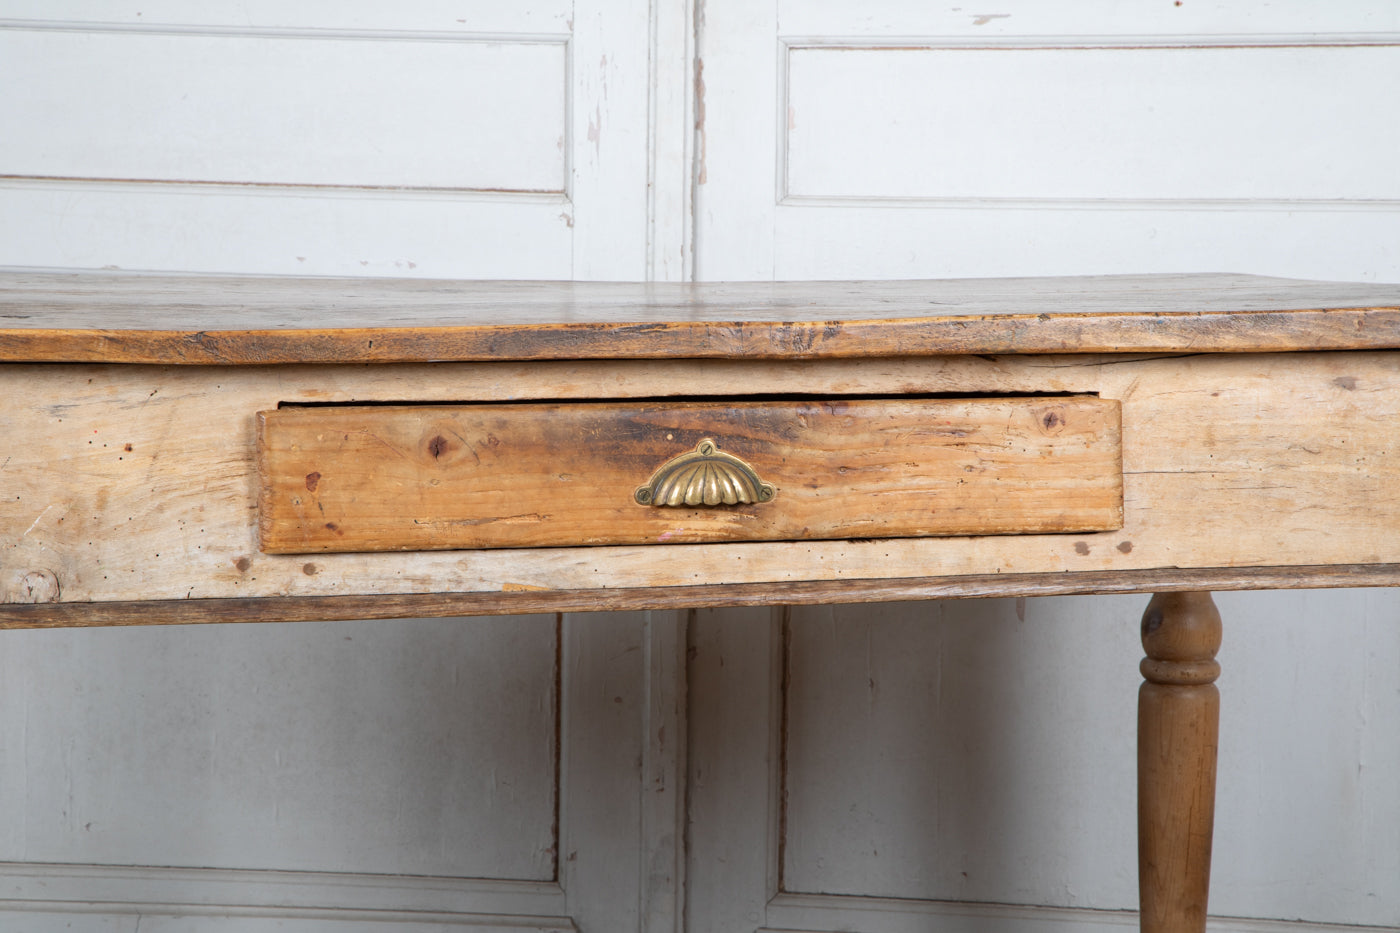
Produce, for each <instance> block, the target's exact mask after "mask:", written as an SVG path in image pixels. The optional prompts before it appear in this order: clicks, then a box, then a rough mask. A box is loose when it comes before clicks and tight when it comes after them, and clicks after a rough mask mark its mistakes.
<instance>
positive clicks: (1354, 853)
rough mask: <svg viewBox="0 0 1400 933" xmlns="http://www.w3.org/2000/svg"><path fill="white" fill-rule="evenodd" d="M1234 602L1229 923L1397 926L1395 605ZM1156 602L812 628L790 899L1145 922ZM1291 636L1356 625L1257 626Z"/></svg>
mask: <svg viewBox="0 0 1400 933" xmlns="http://www.w3.org/2000/svg"><path fill="white" fill-rule="evenodd" d="M1217 598H1218V601H1219V604H1220V606H1221V608H1222V612H1223V613H1225V614H1226V617H1227V618H1231V619H1234V620H1237V623H1236V624H1234V625H1232V626H1231V627H1230V635H1229V637H1227V639H1226V644H1227V648H1228V650H1225V649H1222V653H1221V661H1222V664H1223V665H1224V666H1225V670H1226V672H1227V673H1229V674H1230V676H1229V677H1228V678H1225V677H1222V680H1221V689H1222V695H1223V697H1224V705H1223V713H1222V732H1221V743H1220V754H1221V779H1220V782H1219V801H1218V803H1217V814H1216V820H1217V829H1216V838H1217V846H1216V853H1217V858H1216V860H1215V871H1214V878H1215V883H1216V885H1217V888H1218V890H1217V892H1216V895H1215V897H1214V898H1213V904H1214V911H1215V912H1216V913H1219V914H1221V915H1225V916H1230V915H1239V916H1260V917H1273V918H1291V917H1297V916H1302V917H1309V918H1311V919H1328V918H1331V919H1341V918H1345V920H1346V922H1350V923H1362V924H1385V923H1388V922H1392V921H1393V920H1394V918H1395V917H1397V916H1400V896H1397V894H1396V892H1395V891H1394V890H1393V887H1394V885H1393V884H1392V879H1393V878H1395V877H1397V876H1400V848H1397V847H1396V846H1395V845H1394V844H1393V837H1389V836H1388V834H1383V833H1375V832H1372V831H1370V829H1369V827H1374V826H1388V825H1396V824H1400V797H1397V796H1396V795H1395V794H1394V793H1393V792H1392V790H1393V785H1394V775H1395V774H1396V773H1397V771H1400V746H1397V744H1396V743H1395V742H1394V741H1393V739H1392V736H1393V733H1389V732H1388V730H1381V733H1380V734H1377V733H1376V731H1375V730H1373V729H1371V728H1370V724H1372V723H1374V722H1376V721H1377V720H1381V721H1386V720H1387V719H1388V718H1393V706H1394V702H1393V698H1394V686H1393V685H1394V680H1395V678H1394V676H1393V674H1392V673H1390V672H1391V671H1393V670H1395V669H1397V668H1400V640H1398V639H1395V638H1394V637H1393V633H1390V632H1388V631H1387V630H1388V629H1390V628H1393V625H1391V624H1389V623H1388V622H1386V621H1381V620H1382V619H1388V620H1393V619H1394V617H1395V615H1396V613H1397V611H1400V596H1397V595H1396V594H1394V593H1393V592H1390V591H1365V590H1355V591H1348V592H1344V593H1333V594H1318V593H1302V594H1295V595H1291V596H1290V595H1285V594H1253V595H1250V594H1221V595H1220V596H1219V597H1217ZM1143 602H1144V601H1143V599H1141V598H1138V597H1099V598H1095V599H1088V600H1078V599H1031V600H1027V601H1025V602H1024V603H1020V604H1018V603H1017V602H1016V601H1012V600H998V601H987V602H983V603H974V602H961V603H930V604H917V605H914V604H911V605H904V606H894V605H890V606H883V607H881V606H874V607H870V606H867V607H859V606H854V607H837V608H834V609H832V608H820V607H811V608H800V609H794V610H793V621H792V627H791V634H790V637H789V642H788V650H787V656H786V665H787V666H786V678H787V682H788V684H789V688H788V692H787V695H786V703H787V707H786V713H785V722H786V723H787V728H786V748H785V752H786V755H785V770H784V772H783V773H784V799H785V800H786V802H787V808H786V814H785V827H786V832H785V834H784V837H783V838H784V846H783V850H782V851H783V854H784V874H783V888H784V890H785V891H788V892H793V893H822V894H844V895H853V896H873V897H886V898H911V899H917V900H947V901H985V902H991V901H996V902H1011V903H1023V904H1038V905H1045V906H1052V907H1063V908H1086V907H1088V908H1094V909H1124V910H1126V909H1132V908H1133V907H1134V906H1135V905H1136V898H1137V871H1136V843H1135V838H1134V833H1133V832H1132V827H1133V826H1134V825H1135V819H1136V809H1135V804H1134V787H1135V785H1134V777H1133V775H1134V770H1133V769H1134V764H1135V757H1134V755H1133V753H1132V750H1133V748H1134V741H1135V739H1134V734H1135V727H1136V710H1135V705H1134V703H1133V698H1134V696H1135V694H1136V691H1137V685H1138V683H1139V682H1140V678H1139V675H1138V673H1137V671H1136V666H1135V663H1134V661H1135V660H1136V659H1137V658H1138V657H1140V656H1141V647H1140V645H1139V644H1138V638H1137V631H1136V626H1135V625H1133V624H1132V622H1133V620H1134V617H1135V615H1137V614H1139V613H1140V612H1141V609H1142V605H1143ZM1293 613H1298V614H1300V615H1301V616H1302V617H1305V618H1306V617H1316V616H1317V614H1319V613H1334V614H1336V615H1337V616H1339V618H1337V619H1336V620H1335V621H1334V622H1333V623H1332V624H1331V625H1329V626H1314V627H1311V628H1308V627H1303V626H1289V627H1287V628H1285V629H1283V630H1280V628H1279V627H1278V626H1274V625H1268V624H1264V623H1260V622H1255V621H1253V619H1254V618H1255V617H1258V616H1264V617H1267V616H1270V615H1274V616H1285V615H1291V614H1293ZM1388 635H1390V636H1391V637H1387V636H1388ZM1279 637H1282V638H1284V639H1285V641H1286V644H1285V645H1283V646H1276V645H1274V644H1272V642H1273V641H1274V640H1275V639H1277V638H1279ZM1070 659H1072V661H1071V660H1070ZM1281 659H1291V660H1286V661H1285V662H1284V663H1285V664H1286V665H1287V666H1286V667H1285V668H1284V669H1283V670H1279V669H1277V667H1276V666H1275V665H1277V664H1278V663H1279V661H1280V660H1281ZM1319 659H1325V660H1323V661H1321V664H1322V665H1323V666H1322V667H1321V669H1319ZM1387 666H1389V670H1387ZM1305 682H1315V683H1317V684H1319V685H1323V684H1325V688H1324V689H1319V690H1315V691H1310V690H1307V689H1304V688H1301V685H1302V684H1304V683H1305ZM1245 685H1248V687H1246V686H1245ZM1300 728H1304V729H1307V730H1308V731H1309V732H1310V733H1312V737H1311V738H1310V740H1309V741H1307V742H1300V741H1298V739H1297V735H1298V731H1299V729H1300ZM1318 738H1321V739H1322V741H1321V742H1318V741H1316V739H1318ZM1280 775H1287V776H1288V778H1287V779H1286V780H1285V779H1280V778H1279V776H1280ZM1281 813H1287V814H1289V818H1288V819H1281V818H1280V814H1281ZM1125 827H1126V828H1127V829H1128V831H1127V832H1125V831H1124V828H1125ZM1299 839H1307V840H1309V844H1308V845H1306V846H1300V845H1298V844H1297V840H1299ZM1263 853H1269V855H1268V856H1267V857H1266V856H1264V854H1263Z"/></svg>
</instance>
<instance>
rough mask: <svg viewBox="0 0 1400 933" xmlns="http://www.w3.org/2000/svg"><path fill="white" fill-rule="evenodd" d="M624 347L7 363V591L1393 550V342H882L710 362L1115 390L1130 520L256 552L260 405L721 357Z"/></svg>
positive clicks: (515, 393)
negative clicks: (893, 532)
mask: <svg viewBox="0 0 1400 933" xmlns="http://www.w3.org/2000/svg"><path fill="white" fill-rule="evenodd" d="M614 365H617V364H594V365H587V364H574V365H569V366H560V367H541V368H538V369H535V368H533V367H516V366H509V365H506V366H493V365H486V364H482V365H475V364H463V365H440V366H421V367H403V368H402V371H400V368H399V367H371V368H355V367H344V368H339V367H329V368H326V367H313V368H295V367H289V368H278V369H275V370H271V371H268V373H270V374H271V375H272V377H273V379H272V381H271V382H269V380H268V378H267V374H263V373H259V372H258V371H257V370H254V369H247V368H241V367H240V368H223V369H219V368H209V369H206V368H181V367H176V368H156V367H139V366H111V367H103V366H96V367H92V366H34V367H27V366H10V367H6V368H5V369H4V370H3V373H0V379H3V380H4V397H6V398H8V399H11V400H13V403H12V405H11V407H10V408H9V409H8V410H7V412H6V426H7V430H8V431H9V433H10V435H11V436H15V437H25V438H33V439H38V438H42V439H43V440H42V443H40V442H37V441H35V442H32V443H28V444H26V445H22V446H14V447H12V448H11V449H10V450H8V451H6V453H5V457H6V458H7V459H6V460H4V461H3V462H0V467H2V468H0V474H3V475H4V476H5V477H6V483H7V486H6V489H7V498H6V499H5V501H4V503H3V504H4V512H3V516H4V523H5V528H6V529H7V533H8V534H9V535H10V536H11V537H10V542H9V543H10V547H9V548H8V549H7V551H6V552H5V555H4V557H5V561H4V568H3V573H4V576H3V579H0V594H3V599H4V601H5V602H7V603H15V602H19V601H22V600H27V599H33V598H52V597H53V595H54V593H55V592H56V593H57V599H58V600H59V601H64V602H69V601H71V602H86V601H92V600H103V601H106V600H141V599H186V598H190V599H196V598H210V597H212V598H239V597H253V596H257V597H268V596H345V595H354V594H411V593H425V594H426V593H444V592H467V593H471V592H475V593H493V592H494V593H500V594H502V595H503V597H507V598H508V597H509V595H510V594H512V593H517V594H518V593H521V592H529V591H538V590H551V591H553V590H560V591H567V590H593V589H600V588H608V589H615V588H629V587H657V586H668V587H669V586H696V585H716V584H754V583H761V582H777V583H788V582H801V581H823V580H826V581H836V580H843V579H849V580H861V579H866V580H873V579H893V580H898V579H901V578H904V579H912V578H921V577H928V576H929V574H930V570H931V569H934V568H936V569H937V571H938V574H939V575H942V576H958V575H968V574H974V575H975V574H997V573H1007V572H1015V573H1019V574H1025V573H1032V574H1035V573H1040V574H1047V573H1048V574H1059V573H1063V572H1066V571H1070V572H1076V573H1093V572H1130V571H1139V570H1143V571H1147V570H1153V569H1155V568H1172V567H1179V568H1185V569H1192V568H1212V567H1216V568H1234V569H1241V568H1251V567H1253V568H1268V567H1280V566H1286V565H1290V564H1292V565H1306V566H1311V565H1326V564H1333V565H1352V564H1360V565H1377V564H1392V563H1400V538H1397V537H1396V536H1395V535H1393V534H1389V533H1387V532H1388V530H1389V529H1393V528H1396V527H1400V502H1397V501H1396V500H1395V498H1394V497H1393V496H1390V495H1388V493H1387V490H1389V489H1390V488H1392V487H1393V486H1394V485H1395V482H1396V475H1395V474H1396V470H1397V468H1396V466H1395V465H1394V464H1395V459H1394V457H1393V456H1392V453H1393V451H1394V450H1395V447H1396V428H1395V425H1396V424H1397V423H1400V375H1397V373H1396V371H1395V367H1394V364H1393V362H1392V361H1391V359H1390V357H1389V356H1387V355H1386V354H1382V353H1342V354H1331V353H1320V354H1289V355H1261V356H1231V355H1200V356H1194V357H1189V358H1147V359H1134V358H1127V357H1123V358H1114V357H1108V358H1105V357H1092V356H1086V357H1082V358H1076V357H1046V358H1043V359H1030V360H1027V359H1023V358H1000V359H996V360H952V361H927V362H919V361H903V362H901V361H890V362H887V363H881V364H880V365H879V366H878V367H874V371H872V372H870V373H868V374H862V373H859V372H857V371H856V369H855V368H850V367H848V365H847V364H837V363H832V364H821V365H813V367H812V368H811V369H810V370H809V371H808V372H806V373H805V374H804V375H803V376H802V378H800V379H797V380H795V381H794V380H792V379H791V377H792V370H791V369H790V368H787V367H784V366H776V367H773V368H772V369H770V368H769V367H768V366H767V365H766V364H757V365H739V364H724V365H721V366H719V368H718V370H717V371H718V372H721V373H723V375H724V377H725V378H726V379H727V380H728V381H727V382H726V386H727V389H728V391H731V392H734V393H739V394H757V393H764V392H769V393H772V392H788V391H794V390H799V391H800V390H802V389H803V388H805V386H808V385H810V386H814V387H815V386H818V385H819V384H820V382H821V380H822V379H823V378H826V377H828V376H829V377H830V378H831V379H832V380H833V382H834V383H835V384H839V385H841V386H842V387H843V388H851V389H852V390H853V391H857V392H860V393H873V394H882V393H885V392H890V391H901V392H907V391H946V390H947V389H948V388H949V387H950V386H956V389H957V391H959V392H960V393H962V394H966V393H978V392H983V391H995V392H1006V391H1035V390H1037V389H1038V390H1040V391H1056V392H1059V391H1073V392H1097V393H1099V394H1100V395H1101V397H1103V398H1107V399H1118V400H1120V401H1121V403H1122V412H1123V471H1124V525H1123V528H1122V530H1121V531H1116V532H1107V533H1097V534H1085V535H1017V536H1004V537H1002V536H996V537H987V536H978V537H969V538H947V539H937V538H915V539H899V540H896V539H877V540H871V541H839V542H820V541H812V542H791V543H781V544H756V543H749V544H712V545H685V546H672V547H666V548H660V549H657V548H646V547H642V548H638V547H633V546H616V547H607V548H588V549H585V550H574V549H569V548H551V549H506V550H500V551H441V552H422V553H417V554H413V555H404V554H364V555H360V554H339V555H321V556H317V557H315V558H310V559H308V558H305V557H291V556H278V555H266V554H261V553H260V552H259V551H258V548H257V540H256V533H255V524H256V522H255V508H254V507H255V504H256V471H255V468H254V439H255V438H254V419H253V413H255V412H257V411H260V410H268V409H273V408H275V407H276V406H277V404H278V403H279V402H280V401H283V400H294V401H311V400H315V401H352V400H353V401H375V400H387V401H402V400H404V399H405V398H417V399H420V400H431V399H455V400H463V399H465V398H470V399H474V400H483V401H490V400H502V399H519V398H525V397H530V396H534V397H553V398H558V397H568V396H573V397H582V398H598V397H625V396H634V397H635V396H638V395H642V396H646V395H652V394H654V393H655V391H660V392H661V393H681V394H683V393H685V391H686V388H687V382H688V380H689V379H691V378H692V377H694V376H696V375H697V374H701V373H705V372H706V371H707V370H708V368H709V364H703V363H695V364H690V365H688V366H677V367H675V373H673V374H672V375H670V376H665V375H661V374H658V375H657V377H656V379H655V382H654V383H653V382H652V381H651V380H650V379H649V378H648V377H647V373H646V367H645V365H640V364H639V365H638V366H635V367H627V366H622V367H620V368H619V369H618V371H617V372H613V370H612V366H614ZM827 366H830V367H831V368H829V369H828V368H825V367H827ZM668 368H669V367H668ZM663 369H664V368H663ZM532 372H533V375H532V374H531V373H532ZM653 384H655V385H656V386H658V387H659V388H658V390H652V389H650V388H649V386H650V385H653ZM691 388H693V385H692V386H691ZM410 393H411V394H410ZM56 399H61V401H55V400H56ZM127 445H130V446H131V450H127V449H126V447H127ZM192 477H193V478H195V479H196V480H197V481H196V482H193V483H192V482H191V478H192ZM10 497H13V498H10ZM1238 509H1247V510H1249V513H1250V514H1268V515H1275V516H1280V518H1279V519H1278V520H1275V521H1270V522H1258V523H1246V524H1244V525H1240V524H1238V523H1235V522H1233V521H1232V520H1231V519H1230V516H1231V515H1232V514H1235V510H1238ZM1144 580H1145V582H1146V583H1147V584H1149V585H1150V584H1151V583H1153V582H1155V581H1152V580H1151V579H1150V578H1144ZM26 581H27V582H26ZM1120 585H1121V584H1120ZM1059 591H1060V592H1065V591H1066V590H1064V589H1061V590H1059ZM1070 591H1075V590H1070ZM31 593H33V594H37V596H35V595H30V594H31ZM503 601H504V600H503ZM483 611H484V608H483ZM31 618H32V617H31Z"/></svg>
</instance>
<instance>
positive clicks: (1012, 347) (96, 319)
mask: <svg viewBox="0 0 1400 933" xmlns="http://www.w3.org/2000/svg"><path fill="white" fill-rule="evenodd" d="M505 307H508V308H509V309H510V313H509V314H508V315H506V314H502V312H501V309H502V308H505ZM305 321H315V322H316V326H315V327H305V326H302V325H301V322H305ZM0 324H2V325H3V326H0V360H9V361H34V362H40V361H42V362H122V363H156V364H201V365H208V364H230V365H263V364H284V363H335V362H376V363H405V362H421V361H431V360H457V361H472V360H477V361H480V360H558V359H572V360H581V359H614V360H621V359H678V358H692V359H718V358H726V359H771V360H777V359H792V360H814V359H836V358H843V357H850V358H863V359H870V358H883V357H893V356H905V355H949V354H987V353H1035V354H1041V353H1061V352H1071V353H1088V352H1133V353H1137V352H1164V353H1170V352H1183V351H1189V352H1262V351H1281V350H1328V349H1335V350H1346V349H1390V348H1395V347H1400V287H1397V286H1394V285H1374V284H1370V285H1368V284H1350V283H1325V282H1296V281H1290V280H1286V279H1269V278H1262V277H1256V276H1232V275H1162V276H1094V277H1079V278H1057V279H1034V278H1028V279H1001V280H997V279H989V280H950V281H928V282H854V283H853V282H846V283H831V282H823V283H794V282H768V283H742V284H732V283H708V284H693V285H664V284H656V283H652V284H645V285H642V284H636V285H626V284H613V283H588V282H570V283H561V282H513V283H491V282H437V281H431V280H410V279H383V280H366V279H333V278H327V279H292V278H275V277H233V278H230V277H205V276H201V277H192V276H159V277H151V276H139V275H94V274H84V275H56V274H39V273H30V274H9V275H5V276H0Z"/></svg>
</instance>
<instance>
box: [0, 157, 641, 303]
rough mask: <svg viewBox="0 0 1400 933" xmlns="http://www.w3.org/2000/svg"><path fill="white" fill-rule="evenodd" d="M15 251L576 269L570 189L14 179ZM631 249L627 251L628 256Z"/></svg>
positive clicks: (122, 265)
mask: <svg viewBox="0 0 1400 933" xmlns="http://www.w3.org/2000/svg"><path fill="white" fill-rule="evenodd" d="M0 213H3V214H4V216H6V217H12V218H15V222H13V223H6V224H0V255H3V256H4V257H5V259H4V263H3V264H4V265H6V266H21V267H44V268H78V269H103V268H116V269H153V270H198V271H204V272H230V273H248V272H252V273H265V274H269V275H376V276H398V275H417V276H424V277H438V278H443V277H448V278H450V277H457V276H460V277H463V278H521V279H559V278H568V277H569V273H570V270H571V269H572V268H573V234H574V226H573V225H574V223H575V221H574V209H573V207H572V205H571V204H570V203H569V201H568V200H567V199H565V198H563V197H560V196H557V195H476V194H471V193H463V194H460V195H458V194H442V195H435V194H431V193H417V194H412V193H410V194H408V195H401V194H398V193H395V192H388V191H383V192H356V191H327V190H309V189H291V190H266V189H265V190H260V191H248V190H246V189H238V190H230V189H228V188H220V187H214V186H200V185H164V184H125V185H124V184H110V183H105V182H104V183H85V182H47V181H42V182H31V181H13V182H9V183H7V182H5V181H4V180H0ZM625 259H626V257H619V261H620V262H622V261H625Z"/></svg>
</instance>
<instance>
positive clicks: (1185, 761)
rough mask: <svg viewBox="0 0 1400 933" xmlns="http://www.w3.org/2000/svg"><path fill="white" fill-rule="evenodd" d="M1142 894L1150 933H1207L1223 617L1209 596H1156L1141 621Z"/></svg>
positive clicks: (1144, 922)
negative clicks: (1217, 655)
mask: <svg viewBox="0 0 1400 933" xmlns="http://www.w3.org/2000/svg"><path fill="white" fill-rule="evenodd" d="M1142 646H1143V649H1144V650H1145V651H1146V652H1147V657H1146V658H1144V659H1143V661H1142V676H1143V677H1144V678H1146V682H1145V683H1144V684H1143V685H1142V689H1141V691H1140V692H1139V693H1138V891H1139V895H1140V898H1141V903H1142V930H1143V933H1202V931H1204V930H1205V928H1206V896H1207V894H1208V892H1209V888H1210V841H1211V829H1212V825H1213V822H1214V817H1215V749H1216V742H1217V738H1218V735H1219V731H1220V728H1219V727H1220V691H1219V690H1217V689H1216V686H1215V678H1216V677H1217V676H1219V674H1220V665H1219V664H1218V663H1217V662H1216V660H1215V652H1216V651H1217V650H1218V649H1219V648H1220V613H1219V611H1217V610H1216V608H1215V603H1214V602H1213V601H1212V600H1211V598H1210V594H1209V593H1158V594H1157V595H1156V596H1153V597H1152V601H1151V602H1150V603H1148V605H1147V611H1146V612H1145V613H1143V616H1142Z"/></svg>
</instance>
